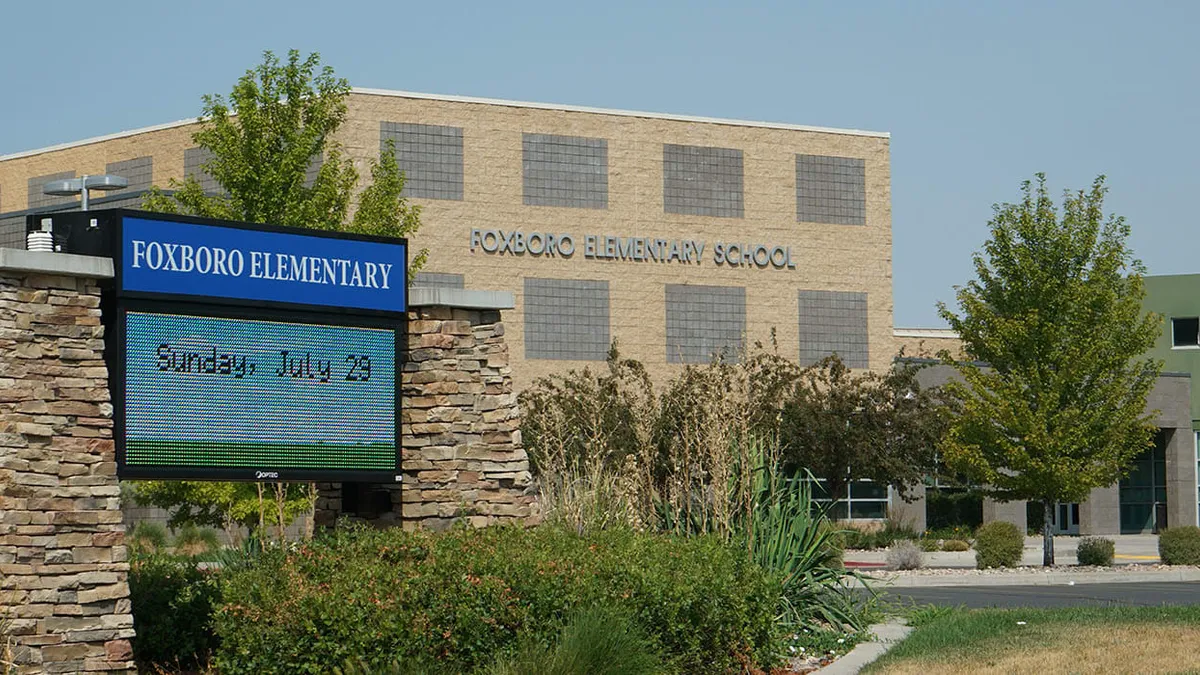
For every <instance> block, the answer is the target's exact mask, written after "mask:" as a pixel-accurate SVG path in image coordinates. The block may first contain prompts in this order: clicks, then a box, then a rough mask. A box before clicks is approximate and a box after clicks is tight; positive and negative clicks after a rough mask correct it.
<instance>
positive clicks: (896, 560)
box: [887, 541, 924, 570]
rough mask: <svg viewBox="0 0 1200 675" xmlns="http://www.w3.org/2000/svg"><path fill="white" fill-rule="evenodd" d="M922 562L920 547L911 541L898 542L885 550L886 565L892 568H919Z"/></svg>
mask: <svg viewBox="0 0 1200 675" xmlns="http://www.w3.org/2000/svg"><path fill="white" fill-rule="evenodd" d="M923 562H924V560H923V559H922V557H921V549H919V548H917V545H916V544H914V543H912V542H911V541H901V542H898V543H896V544H895V545H894V546H892V547H891V548H889V549H888V552H887V565H888V567H889V568H891V569H894V570H919V569H921V565H922V563H923Z"/></svg>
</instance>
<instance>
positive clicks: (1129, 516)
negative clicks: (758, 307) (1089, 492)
mask: <svg viewBox="0 0 1200 675" xmlns="http://www.w3.org/2000/svg"><path fill="white" fill-rule="evenodd" d="M1120 497H1121V534H1139V533H1142V532H1158V531H1159V530H1161V529H1163V528H1165V527H1166V526H1167V522H1166V521H1167V432H1165V431H1162V430H1160V431H1159V432H1158V433H1157V434H1155V435H1154V446H1153V447H1152V448H1148V449H1147V450H1146V451H1145V452H1143V453H1142V454H1140V455H1138V457H1137V458H1136V459H1134V461H1133V467H1132V468H1131V469H1130V471H1129V475H1127V476H1126V477H1124V478H1122V479H1121V485H1120Z"/></svg>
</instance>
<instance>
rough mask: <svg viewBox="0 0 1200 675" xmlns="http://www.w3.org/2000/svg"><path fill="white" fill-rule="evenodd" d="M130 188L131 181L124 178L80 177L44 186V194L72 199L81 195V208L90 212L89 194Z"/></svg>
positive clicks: (56, 181)
mask: <svg viewBox="0 0 1200 675" xmlns="http://www.w3.org/2000/svg"><path fill="white" fill-rule="evenodd" d="M127 187H129V180H128V179H126V178H124V177H122V176H114V175H112V174H102V175H99V176H86V175H85V176H80V177H79V178H68V179H67V180H54V181H50V182H49V183H46V184H45V185H43V186H42V193H43V194H47V195H53V196H55V197H70V196H74V195H80V199H81V200H82V201H81V203H80V207H81V209H82V210H83V211H87V210H88V193H89V192H90V191H92V190H101V191H107V190H120V189H122V188H127Z"/></svg>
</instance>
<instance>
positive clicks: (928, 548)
mask: <svg viewBox="0 0 1200 675" xmlns="http://www.w3.org/2000/svg"><path fill="white" fill-rule="evenodd" d="M917 546H918V547H920V549H921V550H922V551H924V552H926V553H933V552H934V551H940V550H942V542H940V541H938V540H937V539H932V538H930V537H921V538H920V539H918V540H917Z"/></svg>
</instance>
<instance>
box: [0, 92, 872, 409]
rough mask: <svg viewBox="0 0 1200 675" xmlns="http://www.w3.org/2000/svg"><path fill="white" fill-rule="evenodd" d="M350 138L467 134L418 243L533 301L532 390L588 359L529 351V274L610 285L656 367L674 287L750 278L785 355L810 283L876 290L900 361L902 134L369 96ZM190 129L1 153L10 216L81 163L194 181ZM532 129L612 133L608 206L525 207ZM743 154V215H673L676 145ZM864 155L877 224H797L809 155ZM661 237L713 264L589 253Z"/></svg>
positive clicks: (476, 281)
mask: <svg viewBox="0 0 1200 675" xmlns="http://www.w3.org/2000/svg"><path fill="white" fill-rule="evenodd" d="M349 105H350V111H349V112H350V114H349V116H348V119H347V122H346V124H345V126H344V127H343V129H342V130H341V132H339V136H338V139H339V141H341V142H342V143H343V144H344V146H345V147H346V149H347V150H348V152H349V154H350V156H352V157H353V158H354V159H355V162H356V164H357V166H358V168H359V171H360V173H362V174H366V172H367V170H368V162H369V160H370V158H373V157H376V156H377V155H378V151H379V135H380V132H379V126H380V122H381V121H389V122H409V123H420V124H436V125H449V126H456V127H461V128H462V129H463V163H464V167H463V173H464V175H463V190H464V194H463V197H464V198H463V200H462V201H448V200H432V199H418V200H414V201H416V202H417V203H419V204H421V205H422V207H423V209H424V211H423V217H422V221H423V227H422V230H421V233H420V234H419V235H418V236H417V237H414V238H413V240H412V242H411V243H412V244H413V247H414V249H417V248H420V247H428V248H429V249H430V258H429V264H428V265H427V267H426V270H427V271H431V272H448V273H461V274H463V275H465V280H466V286H467V287H468V288H479V289H495V290H511V291H513V292H514V293H515V294H516V297H517V309H516V311H514V312H510V313H509V314H508V315H507V316H506V323H507V324H508V327H509V340H510V348H511V350H512V355H513V373H514V375H513V376H514V382H515V384H516V386H517V388H518V389H520V388H522V387H524V386H526V385H527V384H529V382H531V381H532V380H533V379H534V378H535V377H537V376H540V375H545V374H547V373H550V372H553V371H556V370H563V369H566V368H569V367H580V366H583V365H587V363H585V362H571V361H553V360H526V359H525V358H524V356H525V345H524V316H523V298H522V294H523V290H524V289H523V283H522V279H523V278H524V277H526V276H536V277H550V278H562V279H601V280H608V282H609V292H610V302H611V306H610V311H611V335H612V337H613V338H614V339H616V340H618V341H619V343H620V345H621V348H622V351H623V353H624V354H626V355H627V356H630V357H634V358H637V359H639V360H642V361H643V362H645V363H646V364H647V365H648V366H649V367H650V369H651V371H652V372H655V373H659V374H663V373H667V372H672V371H673V369H674V368H676V366H669V365H668V364H667V363H666V347H665V344H666V325H665V306H664V305H665V300H664V288H663V286H664V285H665V284H684V283H690V284H712V285H723V286H745V287H746V325H747V333H748V342H749V343H751V344H752V343H753V342H754V341H756V340H761V341H764V342H765V341H767V340H768V338H769V335H770V331H771V330H772V329H774V330H775V331H776V335H777V339H778V342H779V348H780V350H781V352H782V353H784V354H787V355H797V354H798V351H799V335H798V326H797V291H798V290H800V289H805V290H837V291H862V292H866V293H867V294H868V327H869V339H870V352H871V360H870V362H871V367H872V368H885V367H887V366H888V364H889V363H890V361H891V358H892V356H893V354H894V347H895V340H894V337H893V335H892V258H891V256H892V232H891V177H890V165H889V164H890V159H889V141H888V139H887V138H883V137H878V136H869V135H861V134H859V135H856V134H848V133H834V132H819V131H805V130H795V129H784V128H768V127H759V126H746V125H737V124H726V123H712V122H696V121H684V120H674V119H661V118H656V117H638V116H630V115H617V114H604V113H600V112H583V111H565V110H552V109H541V108H532V107H522V106H519V105H502V104H490V103H475V102H462V101H447V100H435V99H424V98H407V97H400V96H382V95H372V94H364V93H356V94H354V95H352V96H351V98H350V104H349ZM191 131H192V130H191V129H190V128H186V127H180V128H174V129H167V130H162V131H155V132H150V133H145V134H138V135H134V136H129V137H126V138H120V139H116V140H112V141H105V142H102V143H93V144H90V145H84V146H80V147H76V148H71V149H67V150H60V151H56V152H50V153H44V154H41V155H37V156H34V157H28V158H21V159H16V160H9V161H4V162H0V194H2V195H3V199H4V203H3V204H0V211H7V210H14V209H13V208H12V206H11V201H10V200H11V199H13V195H18V197H17V199H18V201H19V208H24V204H25V202H24V199H23V198H22V197H21V196H23V195H24V193H25V181H26V178H27V177H28V176H32V175H39V174H43V173H50V172H53V171H62V170H68V169H72V168H73V169H76V170H77V171H80V172H82V171H84V170H87V171H97V170H103V168H104V164H105V163H106V162H111V161H118V160H122V159H129V158H132V157H137V156H141V155H146V154H151V155H153V156H154V162H155V165H154V181H155V183H156V184H159V185H165V184H166V181H167V179H169V178H171V177H181V176H182V175H183V151H184V149H185V148H187V147H190V146H191V145H192V142H191V139H190V134H191ZM523 132H530V133H547V134H562V135H573V136H589V137H597V138H605V139H607V141H608V170H609V172H608V179H609V194H608V208H607V209H604V210H596V209H579V208H558V207H546V206H525V205H524V203H523V197H522V191H523V190H522V156H521V147H522V146H521V137H522V133H523ZM663 143H678V144H685V145H704V146H718V147H726V148H736V149H740V150H742V152H743V159H744V170H745V178H744V190H745V192H744V205H745V216H744V217H743V218H715V217H701V216H688V215H677V214H670V213H665V212H664V210H663V196H662V193H663V175H662V144H663ZM796 154H816V155H835V156H844V157H857V158H862V159H864V160H865V162H866V181H867V183H866V197H867V224H866V226H848V225H825V224H814V223H799V222H797V221H796V185H795V181H796V178H795V155H796ZM472 228H481V229H501V230H506V231H507V230H512V229H520V230H522V231H524V232H527V233H528V232H535V231H544V232H553V233H561V232H567V233H570V234H572V235H574V236H576V245H577V248H578V250H577V252H576V254H575V255H574V256H573V257H572V258H570V259H567V260H564V259H551V258H545V257H529V256H525V257H513V256H509V255H507V254H506V255H503V256H498V255H496V254H488V253H484V252H483V251H480V250H477V251H475V252H471V251H470V249H469V237H470V232H471V230H472ZM585 234H598V235H600V234H603V235H615V236H648V237H655V238H666V239H676V238H688V239H697V240H704V241H705V242H706V248H705V251H704V257H703V260H702V262H701V264H698V265H684V264H680V263H668V264H661V263H654V262H632V261H602V260H592V259H586V258H584V256H583V251H582V248H583V236H584V235H585ZM718 240H721V241H727V242H732V241H736V242H751V243H763V244H767V245H771V246H775V245H783V246H791V247H792V251H793V256H794V260H795V262H796V269H794V270H776V269H773V268H766V269H758V268H732V267H726V266H721V267H717V266H716V265H715V264H714V263H713V261H712V255H713V245H714V243H715V242H716V241H718Z"/></svg>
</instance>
